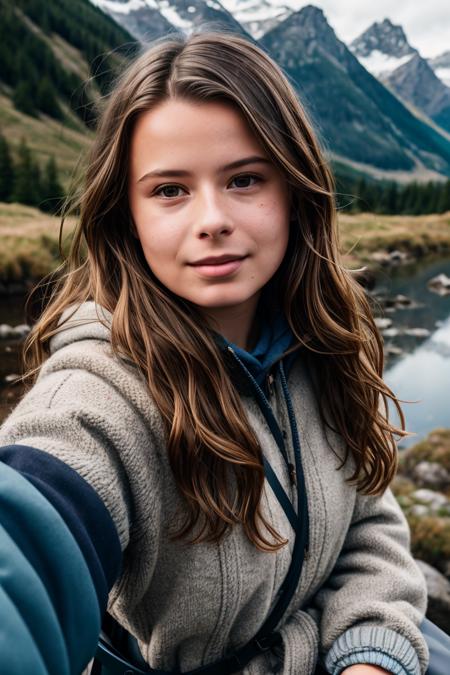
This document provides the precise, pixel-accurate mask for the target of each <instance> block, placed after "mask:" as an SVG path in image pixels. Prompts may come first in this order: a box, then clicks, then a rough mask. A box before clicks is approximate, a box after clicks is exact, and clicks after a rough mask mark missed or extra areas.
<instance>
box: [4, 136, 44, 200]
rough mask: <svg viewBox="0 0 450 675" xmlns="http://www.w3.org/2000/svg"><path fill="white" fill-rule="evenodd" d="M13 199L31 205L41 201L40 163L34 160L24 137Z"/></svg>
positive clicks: (20, 149)
mask: <svg viewBox="0 0 450 675" xmlns="http://www.w3.org/2000/svg"><path fill="white" fill-rule="evenodd" d="M11 201H14V202H19V203H20V204H29V205H30V206H38V204H39V202H40V201H41V175H40V169H39V165H38V164H37V163H36V162H35V161H34V159H33V157H32V155H31V151H30V148H29V147H28V145H27V144H26V142H25V140H24V139H23V138H22V140H21V142H20V146H19V160H18V162H17V165H16V175H15V180H14V188H13V194H12V197H11Z"/></svg>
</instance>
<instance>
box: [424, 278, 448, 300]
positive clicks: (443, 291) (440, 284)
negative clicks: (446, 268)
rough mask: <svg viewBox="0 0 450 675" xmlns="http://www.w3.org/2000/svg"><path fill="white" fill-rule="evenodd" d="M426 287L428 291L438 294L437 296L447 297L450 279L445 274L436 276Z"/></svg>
mask: <svg viewBox="0 0 450 675" xmlns="http://www.w3.org/2000/svg"><path fill="white" fill-rule="evenodd" d="M427 286H428V288H429V290H430V291H433V292H434V293H438V294H439V295H447V294H448V293H450V277H448V276H447V275H446V274H438V275H437V276H435V277H433V278H432V279H429V281H428V283H427Z"/></svg>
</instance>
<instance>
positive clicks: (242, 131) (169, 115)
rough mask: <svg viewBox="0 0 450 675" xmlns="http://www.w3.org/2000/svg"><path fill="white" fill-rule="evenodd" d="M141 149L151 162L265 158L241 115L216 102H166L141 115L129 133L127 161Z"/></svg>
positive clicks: (232, 108) (224, 104)
mask: <svg viewBox="0 0 450 675" xmlns="http://www.w3.org/2000/svg"><path fill="white" fill-rule="evenodd" d="M143 149H145V154H146V155H147V156H148V155H149V154H151V155H152V159H155V161H156V160H157V159H158V158H159V157H164V158H170V157H174V158H175V157H180V159H181V160H183V159H184V160H191V161H192V160H193V159H198V158H199V157H200V156H211V155H214V154H215V153H216V152H219V153H221V154H222V153H223V152H224V151H226V152H227V153H228V154H230V155H234V154H235V153H239V155H240V156H243V154H245V153H246V151H249V152H250V153H251V152H253V151H254V152H256V151H258V153H259V154H262V155H265V153H264V150H263V149H262V147H261V144H260V142H259V140H258V139H257V138H256V136H255V134H254V133H253V131H252V130H251V129H250V127H249V125H248V123H247V121H246V120H245V118H244V116H243V115H242V113H240V111H239V110H237V109H236V107H234V106H233V105H232V104H231V103H226V102H218V101H208V102H199V103H197V102H190V101H184V100H176V99H175V100H174V99H170V100H166V101H163V102H162V103H160V104H158V105H157V106H156V107H155V108H153V109H152V110H149V111H146V112H144V113H142V114H141V115H140V116H139V117H138V119H137V121H136V124H135V126H134V129H133V134H132V138H131V155H132V156H131V161H133V158H134V159H136V157H134V156H135V155H140V154H142V151H143ZM202 151H203V152H202ZM233 158H234V157H232V158H231V159H233Z"/></svg>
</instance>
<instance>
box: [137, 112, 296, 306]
mask: <svg viewBox="0 0 450 675" xmlns="http://www.w3.org/2000/svg"><path fill="white" fill-rule="evenodd" d="M129 202H130V209H131V214H132V216H133V220H134V223H135V226H136V230H137V235H138V237H139V240H140V242H141V245H142V249H143V252H144V255H145V258H146V260H147V262H148V264H149V266H150V268H151V269H152V271H153V273H154V274H155V275H156V277H158V279H159V280H160V281H161V282H162V283H163V284H164V285H165V286H166V287H167V288H169V289H170V290H171V291H172V292H173V293H176V294H177V295H178V296H181V297H182V298H184V299H186V300H189V301H191V302H192V303H195V304H196V305H197V306H199V308H202V309H204V310H205V313H206V314H208V315H210V316H213V317H214V313H215V312H216V313H218V315H219V314H221V315H223V313H224V312H225V313H227V312H229V310H233V309H234V310H236V309H239V313H240V314H241V315H242V314H243V313H251V314H252V313H253V312H254V310H255V308H256V304H257V301H258V297H259V294H260V291H261V289H262V287H263V286H264V285H265V284H266V283H267V282H268V281H269V279H270V278H271V277H272V276H273V274H274V273H275V272H276V270H277V269H278V267H279V265H280V263H281V261H282V259H283V257H284V254H285V252H286V247H287V243H288V238H289V197H288V186H287V182H286V180H285V178H284V177H283V175H282V174H281V172H280V171H279V170H278V169H277V168H276V167H275V165H274V164H273V163H272V162H271V161H270V160H269V158H268V156H267V155H266V154H265V152H263V150H262V148H261V146H260V144H259V142H258V141H257V140H256V138H255V136H254V135H253V133H252V132H251V130H250V129H249V128H248V126H247V124H246V121H245V120H244V119H243V117H242V116H241V114H240V113H238V112H236V110H235V109H234V108H233V107H232V106H231V105H228V104H224V103H222V102H202V103H198V104H197V103H191V102H187V101H183V100H173V99H172V100H171V99H169V100H166V101H164V102H162V103H160V104H159V105H158V106H157V107H155V108H154V109H152V110H150V111H148V112H146V113H143V114H142V115H141V116H140V117H139V118H138V120H137V122H136V125H135V128H134V130H133V135H132V139H131V149H130V167H129ZM205 258H206V259H211V258H212V260H204V259H205ZM214 258H219V260H214ZM201 261H203V263H202V262H201ZM241 310H242V311H241ZM235 314H236V312H235Z"/></svg>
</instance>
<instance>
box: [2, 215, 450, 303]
mask: <svg viewBox="0 0 450 675" xmlns="http://www.w3.org/2000/svg"><path fill="white" fill-rule="evenodd" d="M338 218H339V228H340V240H341V251H342V255H343V260H344V264H345V265H346V266H347V267H349V268H350V269H356V268H358V267H363V266H367V272H366V275H365V276H366V277H367V278H371V277H376V275H377V272H378V271H379V270H380V268H382V267H383V266H386V265H392V264H403V263H407V262H412V261H414V260H418V259H421V258H424V257H426V256H429V255H448V254H449V253H450V212H447V213H443V214H434V215H424V216H382V215H378V214H373V213H358V214H346V213H342V212H340V213H339V216H338ZM74 226H75V219H74V218H70V219H68V220H67V221H66V222H65V223H64V230H63V233H64V241H63V250H64V252H65V253H66V252H67V251H68V247H69V243H70V235H71V233H72V231H73V228H74ZM59 229H60V219H59V218H57V217H54V216H49V215H47V214H44V213H42V212H41V211H39V210H38V209H35V208H32V207H29V206H24V205H22V204H5V203H0V241H1V243H2V246H1V248H0V294H1V293H2V292H3V293H18V292H21V291H24V292H26V291H27V290H28V289H29V288H30V286H32V285H33V284H34V283H36V281H38V280H39V279H41V278H42V277H43V276H45V275H46V274H48V273H49V272H52V271H53V270H54V269H55V268H56V267H57V266H58V264H59V263H60V256H59V247H58V238H59Z"/></svg>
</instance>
